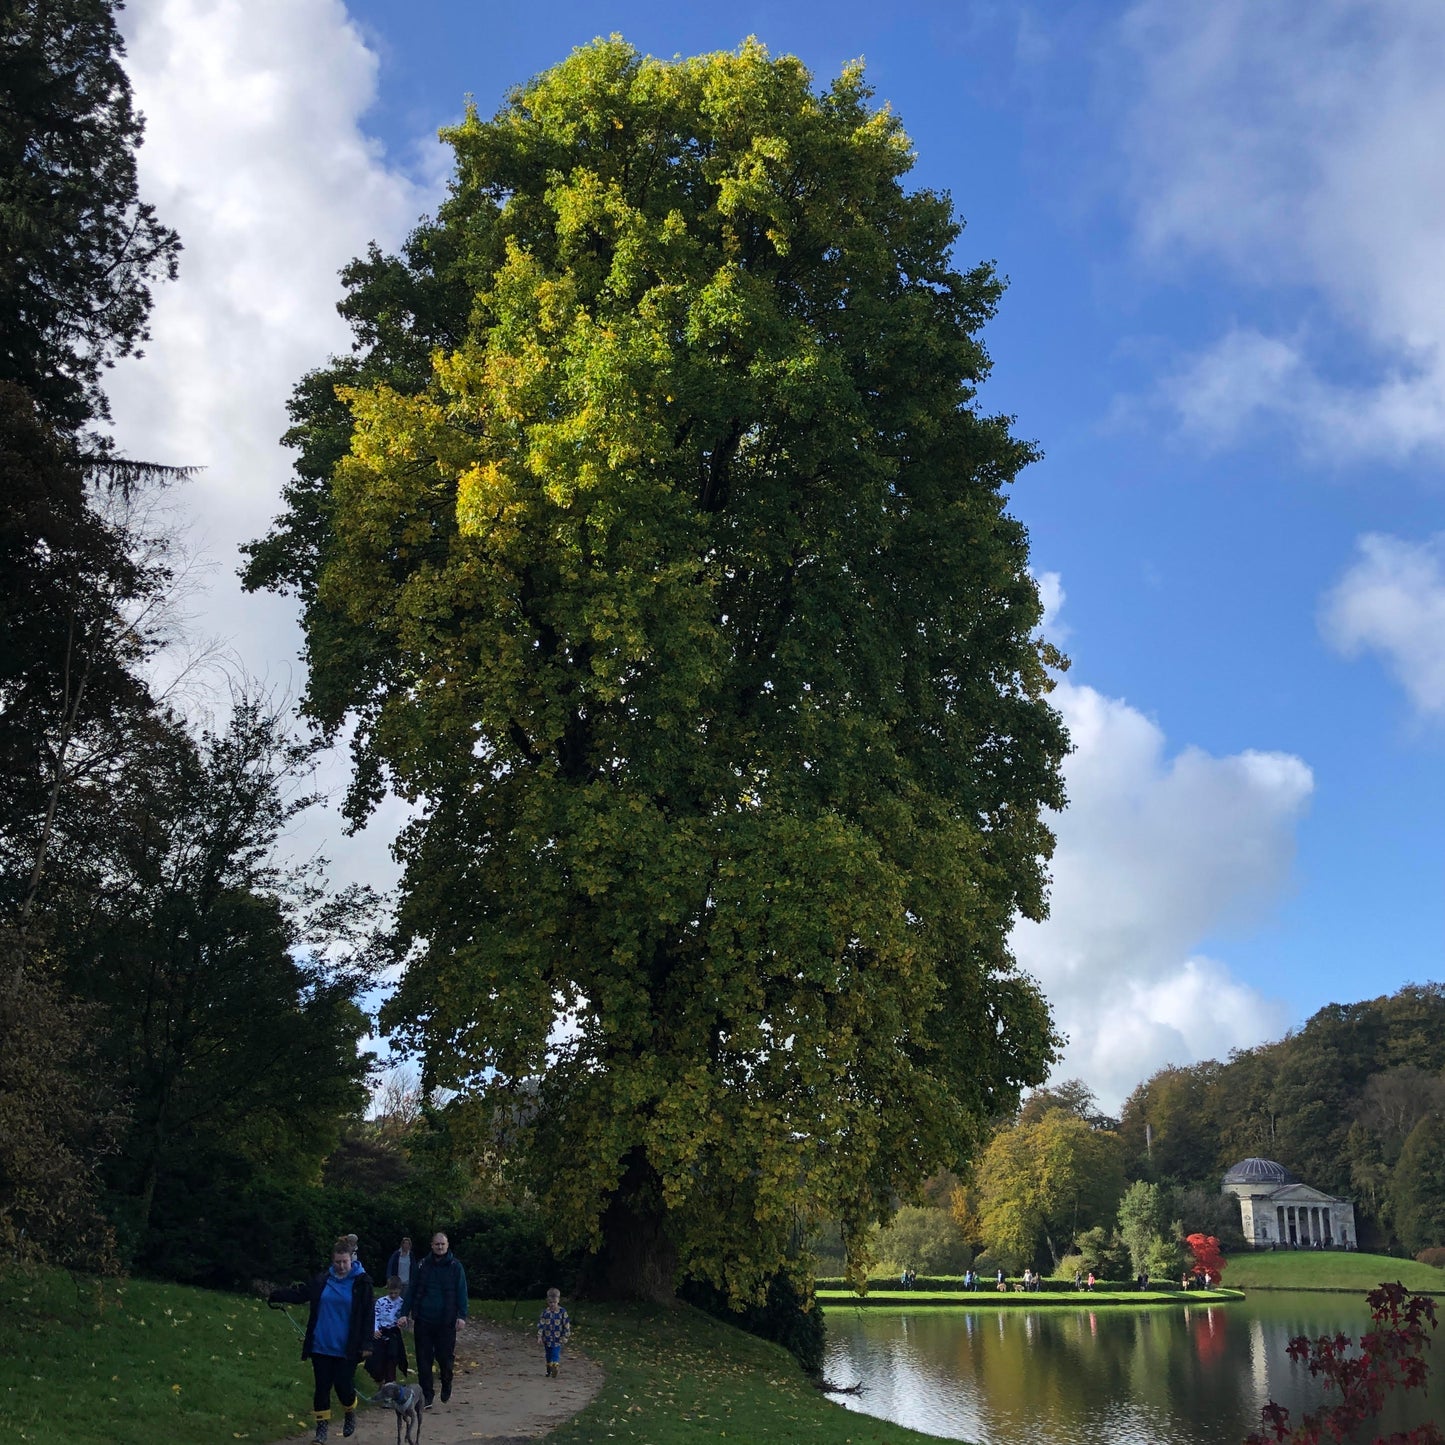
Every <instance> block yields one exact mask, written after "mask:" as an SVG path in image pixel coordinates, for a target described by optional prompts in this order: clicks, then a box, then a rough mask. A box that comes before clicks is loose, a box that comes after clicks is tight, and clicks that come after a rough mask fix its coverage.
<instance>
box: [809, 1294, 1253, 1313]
mask: <svg viewBox="0 0 1445 1445" xmlns="http://www.w3.org/2000/svg"><path fill="white" fill-rule="evenodd" d="M1244 1297H1245V1294H1244V1291H1243V1290H1238V1289H1209V1290H1203V1289H1201V1290H1104V1291H1096V1292H1094V1293H1090V1292H1089V1291H1087V1290H1079V1291H1078V1292H1077V1293H1075V1292H1070V1293H1068V1294H1064V1293H1061V1292H1059V1291H1052V1292H1050V1291H1044V1290H1041V1291H1039V1293H1037V1294H1031V1293H1023V1294H1017V1293H1012V1292H1010V1293H1008V1294H999V1293H998V1292H997V1291H993V1290H990V1291H987V1292H985V1291H983V1290H980V1291H978V1292H977V1293H974V1292H973V1291H960V1292H958V1293H953V1292H947V1293H945V1292H943V1291H941V1290H870V1291H869V1292H868V1293H867V1294H865V1295H855V1294H842V1293H834V1292H833V1291H828V1292H826V1293H825V1292H824V1291H822V1290H819V1291H818V1293H817V1295H816V1299H817V1301H818V1304H819V1305H820V1306H821V1307H822V1309H823V1310H824V1311H825V1312H826V1311H827V1310H829V1309H864V1308H866V1309H898V1308H912V1309H935V1308H937V1309H979V1310H1001V1309H1040V1308H1042V1309H1071V1308H1072V1309H1130V1308H1133V1309H1139V1308H1142V1307H1144V1306H1151V1307H1157V1306H1161V1305H1163V1306H1179V1305H1192V1304H1193V1305H1220V1304H1229V1303H1231V1302H1232V1301H1236V1300H1242V1299H1243V1298H1244Z"/></svg>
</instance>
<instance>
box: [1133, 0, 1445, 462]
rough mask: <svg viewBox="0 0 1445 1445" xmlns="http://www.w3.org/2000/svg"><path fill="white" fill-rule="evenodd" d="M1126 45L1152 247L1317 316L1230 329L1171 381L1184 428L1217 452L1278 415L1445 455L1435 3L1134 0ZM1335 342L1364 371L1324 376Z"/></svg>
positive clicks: (1442, 182) (1444, 202) (1313, 440)
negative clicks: (1214, 268) (1292, 326)
mask: <svg viewBox="0 0 1445 1445" xmlns="http://www.w3.org/2000/svg"><path fill="white" fill-rule="evenodd" d="M1123 34H1124V37H1125V41H1126V48H1127V51H1128V53H1129V55H1130V57H1131V64H1133V65H1137V69H1130V70H1129V73H1128V74H1127V75H1126V76H1123V77H1120V78H1118V84H1119V86H1120V87H1121V89H1123V90H1124V92H1125V93H1127V94H1129V95H1131V96H1136V97H1137V100H1136V101H1135V103H1134V104H1132V105H1131V106H1130V107H1129V108H1128V110H1127V112H1126V125H1125V142H1124V144H1125V149H1126V153H1127V156H1128V159H1129V161H1130V164H1131V166H1132V199H1133V202H1134V205H1135V207H1136V216H1137V224H1138V230H1139V235H1140V238H1141V240H1142V243H1143V246H1144V248H1145V250H1146V252H1147V253H1148V254H1149V255H1150V256H1151V257H1152V258H1154V259H1155V260H1156V261H1160V262H1163V263H1165V264H1169V265H1173V264H1176V263H1177V262H1179V261H1181V260H1193V259H1197V258H1199V257H1207V258H1210V259H1213V260H1216V261H1221V262H1223V263H1224V264H1225V265H1226V266H1227V267H1229V268H1230V269H1231V270H1233V271H1234V272H1235V273H1236V274H1237V275H1238V276H1239V277H1241V278H1243V279H1244V280H1246V281H1248V282H1251V283H1254V284H1256V285H1258V286H1259V287H1261V288H1269V290H1270V291H1271V293H1272V297H1273V299H1274V300H1275V301H1276V302H1277V301H1278V300H1279V299H1281V298H1285V299H1286V300H1287V301H1288V300H1289V298H1290V297H1291V293H1298V297H1299V301H1300V307H1301V310H1302V311H1303V312H1305V313H1309V312H1311V310H1312V309H1313V311H1314V319H1315V320H1316V321H1318V323H1319V324H1317V325H1314V326H1312V327H1310V328H1309V329H1308V330H1307V331H1306V332H1305V333H1304V334H1285V335H1278V334H1271V332H1272V330H1273V328H1271V327H1268V326H1253V325H1249V324H1244V325H1239V326H1237V327H1235V328H1233V329H1231V330H1230V331H1229V332H1228V333H1226V334H1225V335H1224V336H1223V337H1222V339H1221V340H1220V341H1219V342H1218V343H1217V344H1216V345H1214V346H1213V347H1211V348H1210V349H1209V350H1208V351H1207V352H1206V354H1205V355H1204V356H1203V357H1201V358H1199V359H1198V360H1196V361H1195V362H1194V363H1193V364H1192V365H1190V366H1187V367H1186V368H1184V369H1183V371H1182V372H1181V374H1180V375H1178V376H1176V377H1175V378H1174V379H1173V381H1172V382H1171V383H1170V384H1169V385H1168V387H1167V388H1166V396H1167V399H1169V400H1170V401H1172V402H1173V403H1174V404H1175V405H1177V406H1178V408H1179V410H1180V413H1181V416H1182V417H1183V419H1184V420H1185V422H1186V424H1187V426H1188V428H1189V429H1190V430H1191V431H1192V432H1193V433H1194V434H1195V435H1196V436H1199V437H1204V438H1206V439H1209V440H1212V441H1215V442H1218V443H1221V444H1228V443H1229V442H1231V441H1233V440H1234V439H1235V438H1236V436H1237V435H1238V433H1239V431H1240V430H1241V428H1242V426H1243V425H1244V424H1245V423H1247V422H1248V421H1249V420H1250V419H1251V417H1255V418H1257V417H1260V416H1262V415H1266V414H1273V415H1275V416H1277V417H1278V418H1279V419H1281V420H1283V421H1284V422H1285V423H1286V425H1288V426H1289V427H1290V428H1291V429H1292V430H1293V431H1294V432H1295V433H1296V434H1297V436H1298V437H1299V438H1300V440H1301V441H1303V442H1304V443H1305V444H1306V445H1307V446H1308V447H1309V448H1311V449H1312V450H1317V451H1321V452H1323V451H1332V452H1339V451H1341V450H1344V451H1346V452H1349V453H1354V454H1369V453H1379V454H1385V455H1393V456H1406V455H1409V454H1410V453H1413V452H1415V451H1418V450H1432V451H1433V450H1438V449H1440V448H1441V447H1442V446H1445V248H1442V247H1441V245H1440V236H1441V234H1442V231H1445V147H1442V146H1441V144H1440V141H1439V137H1440V136H1441V134H1442V133H1445V69H1442V67H1441V66H1440V64H1439V56H1440V55H1441V54H1442V53H1445V6H1441V5H1440V4H1438V3H1437V0H1391V3H1387V4H1379V3H1374V0H1212V3H1210V4H1208V5H1202V4H1179V3H1178V0H1141V3H1139V4H1137V5H1135V7H1134V8H1133V10H1131V11H1130V13H1129V15H1128V17H1127V19H1126V21H1125V24H1124V30H1123ZM1341 335H1343V336H1345V337H1348V338H1349V344H1348V345H1347V346H1346V347H1345V348H1344V350H1345V352H1346V354H1348V355H1349V356H1351V357H1352V358H1353V359H1355V360H1357V361H1358V360H1363V361H1364V362H1365V364H1366V366H1365V374H1363V375H1362V374H1359V373H1358V372H1356V374H1353V375H1351V374H1342V373H1340V372H1339V371H1338V370H1337V369H1336V368H1334V367H1333V366H1332V364H1331V363H1332V361H1333V359H1334V358H1335V357H1336V356H1337V355H1339V354H1340V350H1341V347H1340V341H1339V338H1340V336H1341Z"/></svg>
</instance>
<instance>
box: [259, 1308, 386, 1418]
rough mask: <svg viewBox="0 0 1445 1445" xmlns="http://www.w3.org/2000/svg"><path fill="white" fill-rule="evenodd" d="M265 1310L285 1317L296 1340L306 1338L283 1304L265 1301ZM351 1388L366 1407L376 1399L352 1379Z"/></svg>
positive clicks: (304, 1332) (303, 1331)
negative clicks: (364, 1402) (275, 1311)
mask: <svg viewBox="0 0 1445 1445" xmlns="http://www.w3.org/2000/svg"><path fill="white" fill-rule="evenodd" d="M266 1308H267V1309H272V1310H280V1312H281V1313H282V1314H283V1315H285V1316H286V1323H287V1324H288V1325H290V1326H291V1328H292V1329H293V1330H295V1332H296V1335H297V1338H299V1339H303V1340H304V1339H305V1338H306V1331H305V1330H304V1329H302V1328H301V1326H300V1325H298V1324H297V1323H296V1321H295V1320H294V1319H292V1318H291V1311H290V1310H288V1309H287V1308H286V1306H285V1305H283V1304H277V1303H275V1302H273V1301H271V1300H267V1301H266ZM351 1386H352V1389H354V1390H355V1391H356V1393H357V1396H358V1398H360V1399H362V1400H365V1401H366V1403H367V1404H368V1405H369V1404H371V1402H372V1401H373V1400H375V1399H376V1395H368V1394H367V1393H366V1391H365V1390H363V1389H362V1388H361V1386H360V1385H358V1384H357V1383H356V1381H355V1380H354V1379H353V1380H352V1382H351ZM380 1393H381V1392H380V1391H379V1390H378V1391H377V1394H380Z"/></svg>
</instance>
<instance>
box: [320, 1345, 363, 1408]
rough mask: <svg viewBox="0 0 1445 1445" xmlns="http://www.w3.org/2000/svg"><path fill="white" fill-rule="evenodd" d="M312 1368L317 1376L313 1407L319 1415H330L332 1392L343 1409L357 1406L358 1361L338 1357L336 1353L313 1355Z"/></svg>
mask: <svg viewBox="0 0 1445 1445" xmlns="http://www.w3.org/2000/svg"><path fill="white" fill-rule="evenodd" d="M311 1369H312V1372H313V1373H314V1374H315V1376H316V1393H315V1394H314V1395H313V1396H312V1397H311V1408H312V1409H313V1410H315V1411H316V1413H317V1414H318V1415H326V1416H330V1414H331V1392H332V1390H335V1391H336V1398H337V1399H338V1400H339V1401H340V1402H341V1408H342V1409H343V1410H354V1409H355V1408H356V1362H355V1361H354V1360H342V1359H338V1358H337V1356H335V1355H312V1356H311Z"/></svg>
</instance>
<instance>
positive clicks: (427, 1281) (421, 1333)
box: [398, 1231, 467, 1410]
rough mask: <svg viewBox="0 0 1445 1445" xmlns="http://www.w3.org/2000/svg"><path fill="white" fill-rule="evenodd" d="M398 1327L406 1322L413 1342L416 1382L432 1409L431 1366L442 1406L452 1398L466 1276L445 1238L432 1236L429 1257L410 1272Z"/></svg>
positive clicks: (463, 1320) (464, 1312)
mask: <svg viewBox="0 0 1445 1445" xmlns="http://www.w3.org/2000/svg"><path fill="white" fill-rule="evenodd" d="M401 1315H402V1317H401V1319H400V1320H399V1321H398V1323H399V1324H404V1323H405V1322H406V1321H407V1320H410V1321H411V1323H412V1327H413V1329H414V1330H415V1332H416V1333H415V1338H416V1378H417V1383H418V1384H419V1385H420V1386H421V1393H422V1398H423V1400H425V1402H426V1408H427V1409H428V1410H430V1409H431V1407H432V1362H433V1361H435V1362H436V1366H437V1370H438V1372H439V1373H440V1375H441V1378H442V1404H443V1405H445V1404H446V1402H447V1401H448V1400H450V1399H451V1397H452V1363H453V1361H454V1360H455V1358H456V1353H457V1331H458V1330H459V1329H462V1328H464V1327H465V1326H466V1322H467V1272H466V1270H465V1269H463V1268H462V1262H461V1260H459V1259H458V1258H457V1257H456V1255H454V1254H453V1253H452V1250H451V1244H450V1242H449V1241H448V1239H447V1237H446V1235H445V1234H442V1233H441V1232H440V1231H438V1232H437V1233H436V1234H434V1235H432V1241H431V1253H430V1254H429V1255H427V1257H426V1258H425V1259H424V1260H422V1261H421V1263H420V1264H418V1265H417V1267H416V1269H415V1270H414V1271H413V1272H412V1277H411V1283H410V1284H409V1285H408V1286H407V1290H406V1300H405V1302H404V1303H403V1305H402V1307H401Z"/></svg>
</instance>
